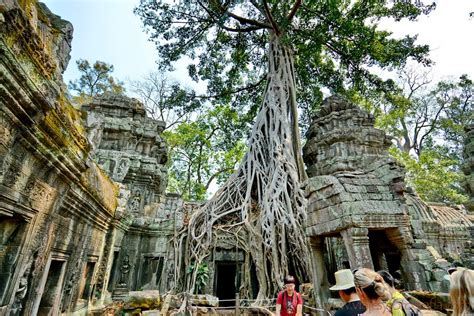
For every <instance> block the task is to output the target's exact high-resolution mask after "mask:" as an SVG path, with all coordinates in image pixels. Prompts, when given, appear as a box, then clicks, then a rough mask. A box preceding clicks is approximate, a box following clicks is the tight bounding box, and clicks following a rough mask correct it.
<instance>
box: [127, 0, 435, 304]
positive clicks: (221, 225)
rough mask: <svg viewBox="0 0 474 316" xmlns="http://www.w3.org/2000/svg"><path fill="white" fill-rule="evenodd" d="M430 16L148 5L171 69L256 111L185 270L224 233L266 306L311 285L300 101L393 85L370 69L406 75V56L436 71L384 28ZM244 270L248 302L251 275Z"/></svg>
mask: <svg viewBox="0 0 474 316" xmlns="http://www.w3.org/2000/svg"><path fill="white" fill-rule="evenodd" d="M430 9H431V7H430V6H424V5H423V4H422V3H421V2H420V1H414V3H411V2H410V1H395V2H393V1H381V0H364V1H348V0H319V1H317V0H308V1H303V0H294V1H280V0H181V1H180V0H176V1H173V2H169V1H166V0H157V1H149V0H142V1H141V3H140V5H139V7H138V8H137V9H136V13H137V14H138V15H139V16H140V17H141V18H142V20H143V22H144V24H145V26H146V27H147V28H148V30H149V31H150V32H151V39H152V40H154V41H155V42H156V43H157V49H158V52H159V54H160V57H161V59H160V65H161V66H162V68H163V69H169V68H170V67H172V65H173V63H174V62H176V61H178V60H180V58H181V57H183V56H187V57H188V58H187V59H181V61H183V60H189V66H188V71H189V75H190V77H191V78H193V79H194V80H205V81H206V83H207V87H208V94H209V95H212V96H215V98H216V100H219V101H228V102H232V103H233V104H234V105H236V106H238V107H240V108H242V109H246V110H250V112H252V111H251V110H255V109H257V108H258V114H257V115H256V117H255V121H254V125H253V129H252V131H251V133H250V136H249V139H248V152H247V153H246V155H245V156H244V158H243V160H242V162H241V163H240V166H239V168H238V170H237V171H236V172H235V173H234V174H233V175H232V176H231V177H230V178H229V180H228V181H227V182H226V183H225V184H224V185H223V186H222V187H221V188H220V189H219V191H218V192H217V193H216V194H215V195H214V196H213V197H212V198H211V199H210V200H209V201H208V202H207V203H206V204H205V205H204V206H203V207H202V208H201V209H200V210H198V211H197V212H195V213H194V214H193V216H192V217H191V219H190V221H189V225H188V231H187V238H186V241H187V244H186V247H187V248H186V252H187V253H188V254H189V256H188V257H187V259H186V260H187V262H186V263H187V265H188V266H189V265H191V264H194V266H198V264H200V263H201V262H202V261H204V260H205V259H206V257H207V256H209V255H210V254H211V252H212V251H211V250H212V249H213V248H214V247H216V246H217V244H216V238H215V234H221V235H226V234H227V235H228V236H234V237H235V242H236V243H237V246H238V247H239V248H240V249H242V250H244V251H245V252H246V254H247V256H246V260H249V261H252V262H253V264H254V265H255V267H256V277H257V279H258V284H259V292H258V299H259V300H260V299H264V298H266V297H270V296H273V295H274V293H275V290H276V289H277V286H276V285H281V284H282V279H283V276H284V275H285V274H287V273H288V272H291V273H295V274H296V275H297V276H298V277H299V279H300V280H301V281H306V280H307V279H308V275H309V272H310V266H309V260H308V258H309V256H308V245H307V241H306V238H305V234H304V228H303V227H304V219H305V208H306V200H305V197H304V194H303V190H302V187H301V184H302V183H303V182H304V180H305V178H306V174H305V170H304V165H303V161H302V157H301V143H300V133H299V130H298V111H297V110H298V109H297V104H298V103H299V104H300V105H301V106H303V107H304V108H307V109H311V108H312V107H313V106H314V104H316V103H317V101H318V100H320V99H321V95H322V94H321V89H322V88H323V87H328V88H329V89H330V90H331V91H333V92H343V91H344V89H345V88H347V87H354V88H356V89H358V90H360V91H362V92H365V91H368V90H370V89H387V88H390V87H389V83H390V82H385V81H383V80H381V79H380V78H379V77H377V76H376V75H374V74H373V73H371V72H370V68H369V66H379V67H382V68H385V67H398V66H401V65H403V64H404V62H405V61H406V59H407V58H410V57H411V58H413V59H415V60H417V61H419V62H423V63H428V61H427V60H426V59H425V54H426V52H427V50H428V48H427V47H426V46H417V45H415V40H416V37H410V36H406V37H405V38H403V39H400V40H398V39H394V38H392V37H391V34H390V32H386V31H380V30H377V23H378V21H379V20H380V19H381V18H384V17H393V18H395V19H401V18H416V16H418V15H419V14H421V13H426V12H427V11H429V10H430ZM247 263H249V262H248V261H247ZM248 266H249V264H247V265H246V267H248ZM177 272H179V271H177ZM244 273H246V277H245V278H243V280H244V284H243V286H242V289H243V292H244V293H242V294H244V295H245V296H248V295H249V293H248V291H249V290H250V288H251V285H250V280H251V275H250V274H251V273H250V271H249V269H246V270H245V271H244ZM178 277H179V275H178ZM194 279H195V273H194V274H193V275H192V276H191V277H189V278H187V280H186V284H184V286H185V288H187V290H193V287H194Z"/></svg>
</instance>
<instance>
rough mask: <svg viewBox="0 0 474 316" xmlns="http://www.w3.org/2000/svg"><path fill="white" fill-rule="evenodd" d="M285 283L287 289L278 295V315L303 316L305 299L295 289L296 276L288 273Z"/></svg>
mask: <svg viewBox="0 0 474 316" xmlns="http://www.w3.org/2000/svg"><path fill="white" fill-rule="evenodd" d="M284 283H285V289H284V290H283V291H281V292H280V293H278V297H277V302H276V316H302V312H303V299H302V298H301V294H300V293H298V292H296V291H295V278H294V277H293V276H291V275H288V276H287V277H286V278H285V280H284Z"/></svg>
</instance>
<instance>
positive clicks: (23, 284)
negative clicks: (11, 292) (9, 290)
mask: <svg viewBox="0 0 474 316" xmlns="http://www.w3.org/2000/svg"><path fill="white" fill-rule="evenodd" d="M30 274H31V263H29V264H28V265H27V266H26V267H25V270H24V271H23V273H22V275H21V277H20V281H19V282H18V288H17V290H16V291H15V298H14V301H13V304H12V308H11V310H10V316H17V315H21V311H22V310H23V306H24V299H25V297H26V293H27V291H28V279H29V278H30Z"/></svg>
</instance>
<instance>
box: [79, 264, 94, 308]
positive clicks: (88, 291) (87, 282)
mask: <svg viewBox="0 0 474 316" xmlns="http://www.w3.org/2000/svg"><path fill="white" fill-rule="evenodd" d="M94 268H95V262H87V264H86V268H85V269H84V273H83V275H82V280H83V281H82V283H81V288H80V291H79V298H80V299H81V300H82V301H83V303H86V304H87V302H88V301H89V299H90V298H91V296H92V277H93V276H94Z"/></svg>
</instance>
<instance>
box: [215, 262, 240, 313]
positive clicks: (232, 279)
mask: <svg viewBox="0 0 474 316" xmlns="http://www.w3.org/2000/svg"><path fill="white" fill-rule="evenodd" d="M236 276H237V264H236V263H235V262H216V277H215V280H216V281H215V289H216V296H217V297H218V298H219V306H235V301H234V300H235V293H236Z"/></svg>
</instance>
